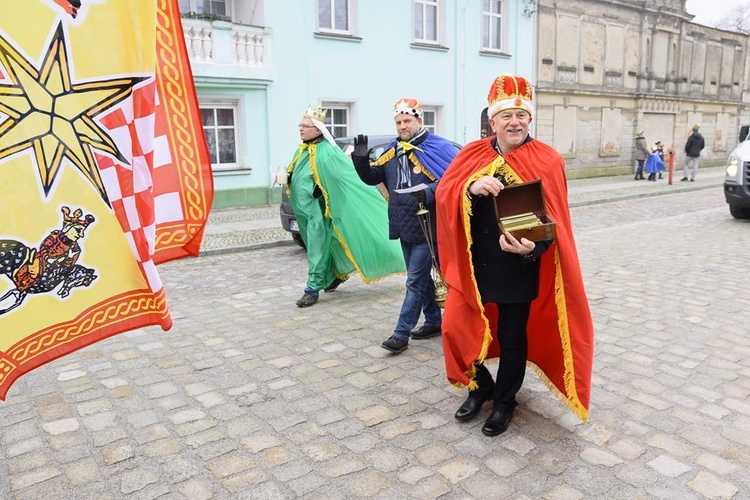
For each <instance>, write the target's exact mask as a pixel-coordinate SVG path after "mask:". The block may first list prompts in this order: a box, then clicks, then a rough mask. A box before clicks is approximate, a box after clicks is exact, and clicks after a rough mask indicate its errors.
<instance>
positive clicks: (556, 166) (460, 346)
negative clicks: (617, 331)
mask: <svg viewBox="0 0 750 500" xmlns="http://www.w3.org/2000/svg"><path fill="white" fill-rule="evenodd" d="M488 173H490V174H494V173H502V174H503V175H504V176H505V177H506V179H508V180H509V182H528V181H532V180H536V179H541V180H542V187H543V189H544V200H545V205H546V209H547V214H548V215H549V216H550V217H551V218H552V219H553V220H554V221H555V222H556V224H557V238H556V239H555V242H554V243H553V244H552V245H551V246H550V247H549V249H547V251H546V252H545V253H544V254H543V255H542V257H541V270H540V283H539V296H538V297H537V298H536V300H534V301H533V302H532V304H531V315H530V317H529V324H528V336H529V350H528V360H527V362H528V363H529V364H530V365H531V366H532V367H533V368H535V370H536V372H537V373H538V374H539V376H540V377H541V378H542V380H544V381H545V382H546V383H547V385H548V386H549V387H550V389H552V390H554V391H555V392H556V393H557V395H558V396H559V397H560V399H561V400H563V401H564V402H565V403H566V404H567V405H568V407H569V408H570V409H571V410H572V411H573V412H574V413H575V414H576V415H577V416H578V417H579V418H581V420H583V421H584V422H585V421H586V420H587V419H588V408H589V400H590V394H591V369H592V361H593V355H594V327H593V324H592V321H591V311H590V310H589V304H588V300H587V298H586V292H585V290H584V286H583V276H582V275H581V268H580V265H579V262H578V253H577V252H576V247H575V241H574V239H573V230H572V227H571V222H570V210H569V207H568V186H567V180H566V178H565V162H564V161H563V159H562V157H561V156H560V154H559V153H557V151H555V150H554V149H552V148H551V147H549V146H547V145H546V144H544V143H542V142H539V141H537V140H534V139H532V140H530V141H529V142H527V143H525V144H523V145H521V146H520V147H518V148H517V149H515V150H513V151H511V152H510V153H508V154H506V155H503V156H499V155H498V154H497V152H496V151H495V149H494V148H493V147H492V138H488V139H482V140H479V141H475V142H472V143H470V144H468V145H467V146H466V147H465V148H463V149H462V150H461V152H460V153H459V155H458V156H457V157H456V158H455V160H454V161H453V163H451V165H450V167H449V168H448V170H447V171H446V173H445V175H444V176H443V178H442V179H441V181H440V183H439V184H438V189H437V192H436V200H437V226H438V227H437V236H438V255H440V267H441V270H442V273H443V277H444V278H445V281H446V282H447V283H448V286H449V292H448V298H447V300H446V304H445V313H444V315H443V327H442V330H443V352H444V355H445V367H446V372H447V376H448V380H449V381H450V382H451V383H452V384H454V385H456V386H458V387H461V386H469V387H470V388H475V387H476V382H475V381H474V380H473V379H474V377H475V376H476V372H475V368H474V365H473V363H474V361H477V360H478V361H480V362H481V361H484V360H485V359H490V358H497V357H498V356H499V354H500V352H499V347H498V344H497V342H492V339H493V338H494V337H495V335H496V332H495V330H496V328H497V307H496V306H495V305H494V304H488V305H487V308H486V309H485V308H484V307H483V306H482V303H481V299H480V295H479V290H478V288H477V285H476V281H475V279H474V274H473V267H472V261H471V255H470V252H471V227H470V224H471V219H470V214H471V201H470V200H469V198H468V187H469V184H471V182H473V181H475V180H476V179H478V178H479V177H482V176H483V175H486V174H488Z"/></svg>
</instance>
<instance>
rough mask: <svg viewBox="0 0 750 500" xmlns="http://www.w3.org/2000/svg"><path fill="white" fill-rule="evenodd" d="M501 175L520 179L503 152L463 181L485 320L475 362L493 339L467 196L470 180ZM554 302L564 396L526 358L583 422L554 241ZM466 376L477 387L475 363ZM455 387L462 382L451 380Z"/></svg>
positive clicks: (482, 358)
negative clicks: (483, 300)
mask: <svg viewBox="0 0 750 500" xmlns="http://www.w3.org/2000/svg"><path fill="white" fill-rule="evenodd" d="M497 174H500V175H502V176H503V177H504V178H505V180H506V182H507V183H508V184H516V183H519V182H522V179H521V178H520V177H519V176H518V174H516V172H515V171H513V169H511V168H510V166H509V165H508V164H507V163H506V162H505V160H504V159H503V157H502V156H498V157H497V158H496V159H495V160H494V161H493V162H492V163H491V164H490V165H489V166H488V167H485V168H483V169H482V170H480V171H479V172H477V173H475V174H474V175H472V176H471V177H470V178H469V180H468V181H467V182H466V185H465V193H466V196H465V197H464V200H463V204H464V230H465V232H466V238H467V242H468V248H467V251H468V252H469V265H470V266H471V275H472V281H473V282H474V287H475V289H476V290H475V291H476V297H477V303H478V304H479V309H480V313H481V316H482V320H483V321H484V324H485V333H484V341H483V343H482V350H481V352H480V354H479V358H478V359H477V362H479V363H482V362H484V361H485V360H486V357H487V352H488V351H489V345H490V342H492V334H491V333H490V327H489V321H488V320H487V316H486V315H485V313H484V312H485V309H484V307H483V306H482V300H481V296H480V295H479V288H478V287H477V284H476V279H475V278H474V267H473V264H472V262H473V260H472V257H471V244H472V240H471V224H470V215H471V198H469V186H470V185H471V183H472V182H474V181H476V180H477V179H479V178H481V177H483V176H484V175H493V176H494V175H497ZM554 251H555V253H554V259H555V291H554V293H555V306H556V307H557V317H558V324H557V327H558V332H559V335H560V343H561V345H562V350H563V364H564V367H565V373H564V374H563V382H564V384H565V392H566V393H567V394H568V395H567V396H566V395H565V394H564V393H562V392H561V391H560V390H559V389H558V388H557V387H556V386H555V384H553V383H552V381H551V380H550V379H549V378H548V377H547V375H545V374H544V372H543V371H542V369H541V368H539V367H538V366H537V365H536V364H534V363H532V362H527V365H528V366H530V367H532V368H533V369H534V371H535V372H536V374H537V376H539V378H540V379H541V380H542V381H543V382H544V383H545V384H546V385H547V387H548V388H549V389H550V390H551V391H552V392H553V393H554V394H555V396H557V398H558V399H559V400H560V401H562V402H563V403H564V404H565V405H566V406H567V407H568V408H569V409H570V410H571V411H572V412H573V413H574V414H575V415H576V416H577V417H578V418H580V419H581V421H582V422H583V423H586V422H588V410H587V409H586V408H585V407H584V406H583V404H582V403H581V401H580V400H579V399H578V392H577V391H576V382H575V366H574V364H573V352H572V348H571V344H570V325H569V324H568V308H567V303H566V302H565V283H563V273H562V268H561V266H560V251H559V248H558V247H557V245H555V250H554ZM466 374H467V375H468V376H469V379H470V382H469V385H468V387H469V389H470V390H473V389H475V388H476V387H477V384H476V381H475V380H474V378H475V377H476V367H474V366H472V368H471V369H470V370H468V371H467V372H466ZM454 385H456V386H458V387H460V386H461V384H454Z"/></svg>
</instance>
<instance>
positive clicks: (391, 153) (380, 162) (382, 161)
mask: <svg viewBox="0 0 750 500" xmlns="http://www.w3.org/2000/svg"><path fill="white" fill-rule="evenodd" d="M394 156H396V148H391V149H389V150H388V151H386V152H385V153H383V154H382V155H380V158H378V159H377V160H375V161H373V162H370V165H371V166H373V167H379V166H381V165H385V164H386V163H387V162H388V161H390V159H391V158H393V157H394Z"/></svg>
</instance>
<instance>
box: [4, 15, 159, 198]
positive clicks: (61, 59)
mask: <svg viewBox="0 0 750 500" xmlns="http://www.w3.org/2000/svg"><path fill="white" fill-rule="evenodd" d="M41 59H42V62H41V64H40V67H39V68H36V67H35V66H34V65H33V63H31V62H30V61H28V60H27V59H26V58H24V57H23V55H21V54H20V53H19V52H18V50H16V49H15V48H14V47H13V46H12V45H11V43H9V41H8V40H6V39H4V38H3V37H2V36H0V66H1V67H2V68H3V69H4V73H5V74H6V75H7V76H8V78H9V79H10V81H11V83H10V84H7V83H0V112H2V113H4V114H5V115H7V118H6V119H5V120H4V121H3V122H1V123H0V161H1V160H2V159H3V158H6V157H8V156H10V155H13V154H15V153H18V152H20V151H23V150H25V149H28V148H31V149H32V151H33V155H34V157H35V159H36V164H37V168H38V169H39V178H40V180H41V183H42V186H43V188H44V194H45V196H48V195H49V192H50V190H51V188H52V186H53V184H54V183H55V179H56V177H57V175H58V174H59V173H60V168H61V166H62V163H63V160H65V159H67V160H68V161H70V162H71V163H72V164H73V165H75V167H76V168H77V169H78V170H80V171H81V173H82V174H83V175H84V176H85V177H86V179H88V181H89V182H90V183H91V184H92V185H93V186H94V187H95V188H96V190H97V191H98V192H99V194H100V195H101V197H102V199H103V200H104V202H105V203H107V205H109V199H108V198H107V193H106V191H105V189H104V185H103V183H102V178H101V175H100V174H99V169H98V167H97V165H96V161H95V159H94V155H93V152H92V150H91V148H96V149H97V150H100V151H102V152H105V153H109V154H111V155H112V156H114V157H116V158H117V159H118V160H119V161H121V162H123V163H125V164H128V163H129V162H128V161H127V159H126V158H125V157H124V156H123V154H122V153H121V152H120V150H119V149H118V148H117V145H116V144H115V143H114V141H113V140H112V138H111V137H110V136H109V135H108V133H107V131H106V130H104V129H103V128H102V127H100V126H99V125H98V124H97V123H96V122H95V121H94V118H95V117H96V116H97V115H99V114H101V113H102V112H104V111H106V110H108V109H109V108H111V107H112V106H115V105H117V104H118V103H119V102H121V101H122V100H123V99H125V98H127V97H128V96H129V95H130V93H131V92H132V89H133V87H134V86H135V85H136V84H138V83H139V82H141V81H143V80H145V79H146V78H145V77H118V78H110V79H101V80H95V81H86V82H78V83H74V82H73V81H72V79H71V75H70V64H71V60H70V58H69V54H68V50H67V47H66V44H65V33H64V31H63V28H62V25H58V26H57V28H56V30H55V33H54V36H53V37H52V40H51V41H50V44H49V46H48V47H47V49H46V52H45V54H44V55H43V56H42V58H41Z"/></svg>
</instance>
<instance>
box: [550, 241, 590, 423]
mask: <svg viewBox="0 0 750 500" xmlns="http://www.w3.org/2000/svg"><path fill="white" fill-rule="evenodd" d="M555 304H556V305H557V318H558V320H557V327H558V330H559V332H560V343H561V345H562V350H563V363H564V365H565V373H564V375H563V381H564V383H565V392H566V393H567V394H568V396H567V397H566V396H565V395H563V394H560V397H561V398H563V399H565V400H566V401H567V402H568V406H570V408H571V410H573V413H575V414H576V415H578V417H579V418H580V419H581V420H582V421H583V422H584V423H586V421H587V420H588V410H587V409H586V408H585V407H584V406H583V404H581V401H580V400H579V399H578V391H577V390H576V380H575V366H574V365H573V350H572V348H571V346H570V325H569V324H568V305H567V303H566V302H565V283H563V273H562V268H561V267H560V249H559V248H558V246H557V245H555Z"/></svg>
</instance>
